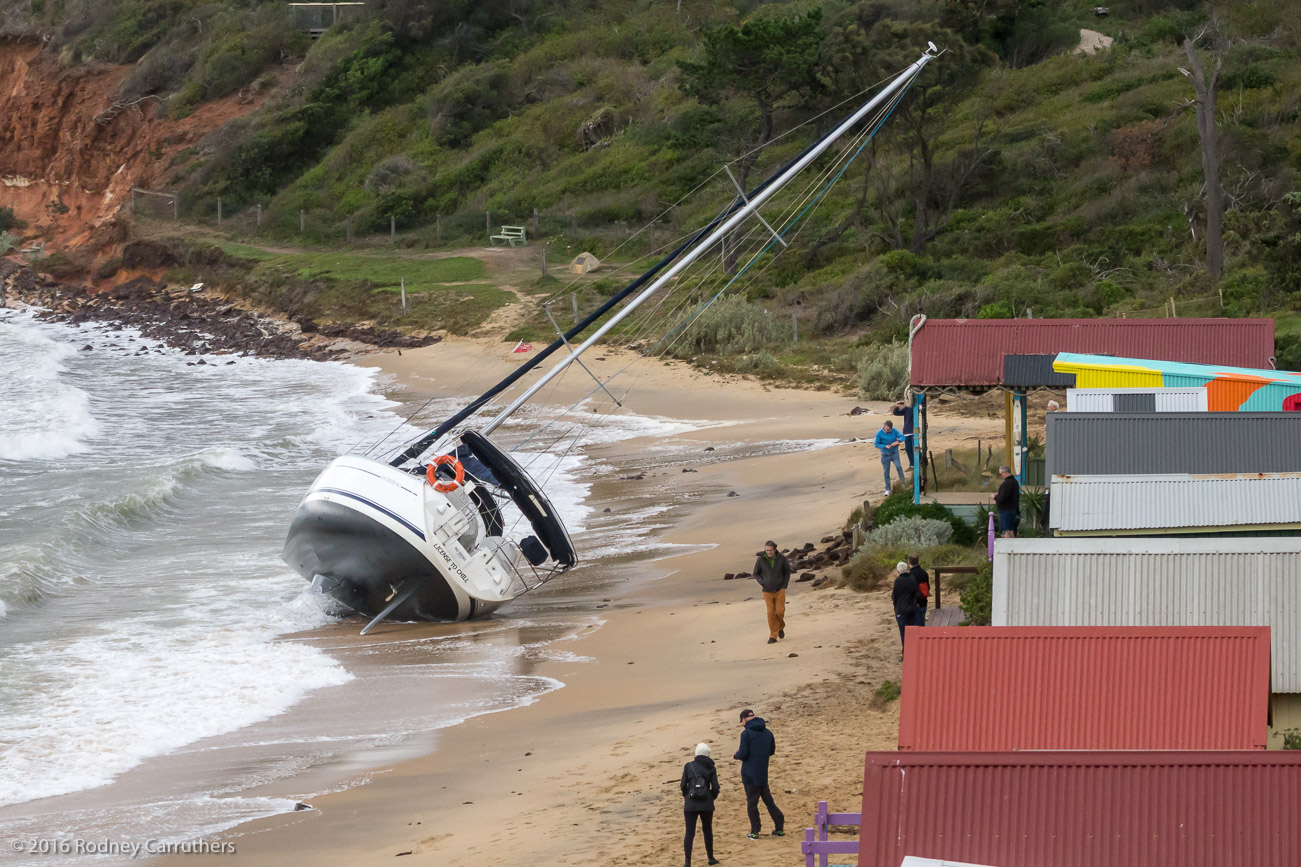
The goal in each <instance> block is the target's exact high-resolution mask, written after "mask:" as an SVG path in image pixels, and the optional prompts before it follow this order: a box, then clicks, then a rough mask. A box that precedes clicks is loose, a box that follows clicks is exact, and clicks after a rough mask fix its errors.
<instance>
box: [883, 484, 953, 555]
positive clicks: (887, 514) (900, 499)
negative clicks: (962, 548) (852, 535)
mask: <svg viewBox="0 0 1301 867" xmlns="http://www.w3.org/2000/svg"><path fill="white" fill-rule="evenodd" d="M909 517H918V518H932V519H934V520H937V521H944V522H946V523H947V524H948V525H949V526H950V527H952V528H953V543H954V544H955V545H971V544H973V543H974V542H975V541H976V530H975V528H974V527H972V526H971V525H970V524H968V523H967V522H966V521H964V520H962V519H961V518H959V517H958V516H957V515H955V514H953V513H952V512H950V511H949V510H948V509H946V508H944V507H943V506H941V505H940V504H939V503H922V504H921V505H916V504H914V503H913V501H912V495H911V494H907V493H902V494H891V495H890V496H888V497H886V498H885V499H884V500H882V501H881V504H880V505H879V506H877V507H876V511H874V512H873V513H872V524H873V526H875V527H884V526H886V525H888V524H891V523H893V522H894V521H897V520H898V519H900V518H909Z"/></svg>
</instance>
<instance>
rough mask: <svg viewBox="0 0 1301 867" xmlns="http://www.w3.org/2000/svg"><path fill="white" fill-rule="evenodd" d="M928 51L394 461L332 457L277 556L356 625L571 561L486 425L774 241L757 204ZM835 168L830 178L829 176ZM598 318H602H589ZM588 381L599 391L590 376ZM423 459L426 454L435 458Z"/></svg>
mask: <svg viewBox="0 0 1301 867" xmlns="http://www.w3.org/2000/svg"><path fill="white" fill-rule="evenodd" d="M938 53H939V52H938V50H937V49H936V48H935V46H934V44H930V45H928V47H927V50H926V51H925V52H924V53H923V54H922V55H921V56H920V57H919V58H918V59H917V60H916V61H915V62H914V63H912V64H911V65H910V66H908V67H907V68H906V69H904V70H903V71H902V72H901V73H900V74H899V75H898V76H897V77H896V78H894V79H893V80H892V81H891V82H890V83H889V84H888V85H887V86H886V87H884V88H883V89H882V90H881V91H880V92H878V93H877V94H876V95H875V96H874V97H873V98H872V99H870V100H868V101H867V102H866V103H864V104H863V105H862V106H860V107H859V108H858V109H857V110H856V111H854V112H853V114H851V115H850V116H849V117H848V118H846V119H845V120H844V121H842V122H841V123H840V124H838V125H837V126H836V127H835V128H834V129H832V130H831V131H830V132H828V133H827V134H826V135H824V136H822V137H821V138H820V139H818V140H817V141H816V142H814V143H813V144H812V145H810V146H809V147H808V148H806V149H805V150H804V151H803V152H801V153H800V154H799V155H798V156H796V157H795V158H794V159H792V160H791V161H790V162H789V163H787V164H786V165H785V166H783V167H782V169H781V170H779V171H778V172H776V173H775V174H774V175H773V176H772V177H770V178H768V179H767V180H766V181H764V182H763V183H762V184H760V185H759V186H758V187H757V188H756V189H754V190H753V191H751V192H749V193H746V192H745V191H743V190H741V189H740V188H739V186H738V188H737V191H736V192H737V196H736V198H735V199H734V201H733V203H732V204H731V206H729V207H728V208H727V209H726V210H725V211H724V212H723V213H722V214H720V215H719V216H718V217H716V218H715V219H714V220H713V221H712V222H710V223H709V224H708V225H706V226H704V227H703V228H701V229H699V230H698V231H696V232H695V233H693V234H692V236H691V237H690V238H688V239H687V240H686V241H685V242H683V243H682V244H681V245H679V246H678V247H677V248H676V249H674V250H672V251H670V252H669V253H667V254H666V255H665V256H664V257H663V258H662V259H661V260H660V261H659V262H657V263H656V264H655V265H654V267H652V268H651V269H650V270H648V271H647V272H646V273H645V274H642V275H641V276H640V277H638V278H637V279H636V280H633V281H632V282H631V283H629V284H628V285H627V286H626V287H625V288H624V289H623V290H621V291H620V292H618V293H616V294H615V295H614V296H613V297H611V298H610V299H609V300H608V301H606V302H605V303H604V304H602V305H601V306H600V307H599V308H597V309H596V310H595V311H593V312H592V313H591V314H589V315H588V316H586V317H584V318H583V319H582V320H580V321H579V322H577V323H575V324H574V325H573V326H572V327H571V328H570V329H568V330H567V331H565V332H563V333H562V334H561V335H560V336H559V337H558V338H557V339H556V340H555V341H554V342H553V343H551V344H550V345H549V346H547V347H546V348H545V349H543V350H542V351H540V352H539V353H538V354H537V355H536V356H534V357H533V358H531V359H529V360H528V361H526V362H524V363H523V364H522V365H520V367H519V368H517V369H516V370H515V371H513V372H512V373H511V374H510V375H509V376H507V377H506V378H505V379H503V380H502V381H501V382H499V383H497V384H496V385H494V386H493V387H492V388H490V389H488V390H487V391H486V392H484V393H483V394H482V395H480V396H479V397H478V398H476V399H474V400H473V401H472V402H471V403H470V404H469V405H467V406H466V407H464V408H463V409H462V410H461V411H459V412H457V413H456V414H455V415H453V416H452V417H450V418H448V419H447V420H446V421H444V422H443V423H442V424H440V425H438V426H437V427H436V428H434V429H433V430H432V431H430V432H429V433H427V434H425V435H424V436H422V437H420V438H419V439H417V440H415V441H414V442H413V443H411V444H410V445H408V446H407V447H405V448H403V449H402V450H401V452H400V453H399V454H398V455H396V457H393V458H391V459H390V460H388V461H383V460H375V459H372V458H368V457H358V456H352V455H346V456H343V457H340V458H337V459H336V460H335V461H333V462H332V463H331V464H330V465H329V466H327V467H326V468H325V469H324V470H323V471H322V472H321V474H320V475H319V476H318V477H317V479H316V481H315V482H314V483H313V484H312V486H311V488H310V489H309V490H308V492H307V495H306V496H305V497H304V498H303V500H302V502H301V503H300V504H299V506H298V509H297V512H296V513H295V515H294V518H293V521H292V522H291V524H290V527H289V533H288V537H287V539H286V541H285V547H284V554H283V556H284V559H285V561H286V562H287V563H288V564H289V565H290V566H292V567H293V568H294V569H295V570H296V571H297V572H298V573H299V574H300V575H302V576H303V577H304V578H305V579H307V580H309V581H311V582H312V583H313V585H314V586H315V587H316V588H318V589H319V590H320V591H321V592H323V593H326V594H328V595H329V596H331V597H333V598H334V599H336V600H338V601H339V602H340V603H342V604H343V605H345V606H346V607H347V608H349V609H351V610H353V611H355V612H357V613H358V614H361V615H364V616H368V617H371V618H372V620H371V622H370V623H369V624H368V625H367V626H366V629H364V630H363V633H364V632H365V631H367V630H369V629H370V628H371V627H373V626H374V625H375V624H376V623H378V622H380V621H382V620H384V619H386V618H392V619H396V620H468V619H471V618H475V617H481V616H484V615H487V614H489V613H491V612H492V611H494V610H496V609H497V608H499V607H500V606H501V605H503V604H505V603H507V602H510V601H511V600H513V599H516V598H518V597H519V596H521V595H523V594H524V593H527V592H529V591H530V590H534V589H536V588H537V587H539V586H541V585H542V584H544V583H546V582H547V581H548V580H550V579H552V578H554V577H555V576H557V575H559V574H561V573H563V572H565V571H566V570H568V569H570V568H572V567H573V566H574V565H575V564H576V563H577V562H578V555H577V553H576V552H575V550H574V544H573V542H572V540H571V539H570V537H569V533H568V531H567V530H566V528H565V524H564V522H563V520H562V519H561V517H560V515H559V514H557V512H556V509H555V507H554V506H553V505H552V503H551V501H550V500H549V499H548V497H547V494H546V492H545V491H544V490H543V487H542V486H541V485H539V484H538V482H536V481H535V480H534V479H533V478H532V477H531V476H530V475H529V473H528V472H527V471H526V470H525V469H524V468H523V467H522V466H521V465H520V463H519V462H518V461H517V460H516V459H515V458H514V457H512V456H511V455H510V454H509V453H508V452H507V450H505V449H503V448H501V447H500V446H499V445H498V444H496V443H494V441H493V440H492V439H491V434H492V433H493V431H495V430H496V429H497V428H499V427H500V426H501V425H502V423H503V422H505V421H506V420H507V419H509V418H510V417H511V416H512V415H513V414H514V413H515V412H516V411H517V410H518V409H519V408H520V407H521V406H523V405H524V404H525V403H527V402H528V401H529V400H530V399H531V398H532V397H533V396H534V395H536V394H537V393H538V392H539V391H540V390H541V389H542V388H544V387H545V386H546V385H547V384H548V383H550V382H551V381H552V380H553V379H555V378H556V377H557V376H558V375H560V374H561V373H562V372H563V371H564V370H565V369H566V368H567V367H569V365H571V364H573V363H575V362H577V361H578V359H579V357H580V356H581V355H582V354H583V353H584V352H586V351H587V350H588V349H589V348H591V347H592V345H593V344H595V343H596V342H597V341H599V340H600V339H601V338H602V337H603V336H604V335H605V334H606V333H607V332H609V331H610V330H611V329H612V328H614V327H615V326H616V325H618V323H619V322H620V321H622V320H623V319H625V318H626V317H627V316H629V315H630V314H632V313H633V312H634V311H635V310H636V309H637V308H638V307H639V306H641V305H642V303H643V302H645V301H647V300H648V299H650V298H651V297H652V296H654V295H656V293H659V292H661V290H663V289H665V287H667V286H670V285H671V283H672V281H674V280H675V278H678V277H679V275H681V274H682V273H683V272H684V270H685V269H686V268H688V266H690V265H691V264H692V263H693V262H695V261H696V260H698V259H699V258H700V257H701V256H703V255H704V254H706V253H708V252H709V251H711V250H714V249H717V248H718V245H719V244H721V243H722V242H723V240H724V239H725V238H728V237H733V233H735V232H737V231H738V229H739V228H740V227H741V226H742V225H743V224H745V223H747V221H751V222H752V224H753V223H757V224H759V225H760V226H761V227H762V232H766V233H768V234H767V235H764V236H763V237H764V239H765V241H764V244H763V247H762V250H761V251H760V255H762V253H764V252H767V251H769V250H771V251H773V252H778V251H780V249H781V248H783V247H785V246H786V245H787V241H785V240H784V239H783V232H784V230H783V231H779V230H778V229H774V228H773V226H772V225H770V224H769V223H768V221H766V220H765V219H764V218H763V216H761V215H760V213H759V209H760V207H761V206H763V204H764V203H765V202H767V201H769V200H770V199H771V198H772V197H773V196H774V195H775V194H776V193H777V192H778V191H780V190H781V189H782V188H783V187H785V186H786V185H787V184H788V183H789V182H790V181H791V180H792V179H794V178H795V177H796V176H798V175H799V174H800V173H801V172H803V171H804V170H805V169H806V168H807V167H808V166H810V165H811V164H812V163H813V162H814V161H815V160H817V159H818V158H819V157H820V156H822V155H823V154H824V153H826V152H827V150H828V149H829V148H831V146H832V145H833V144H834V143H835V142H836V141H837V140H838V139H840V138H841V137H842V136H843V135H845V134H846V133H848V132H849V131H850V130H852V129H854V128H855V127H856V126H860V125H861V124H862V122H863V121H864V120H866V119H869V118H870V119H871V122H870V123H869V124H867V125H866V128H864V129H863V130H862V131H861V132H859V133H858V134H857V136H858V138H859V139H860V141H861V142H862V143H865V142H866V140H867V139H868V138H870V135H871V133H872V132H874V131H875V129H876V128H877V127H879V125H880V124H881V123H884V121H885V119H886V117H888V115H889V112H890V110H891V109H892V108H893V106H894V105H895V104H897V101H898V100H899V99H900V98H902V96H903V94H904V92H906V90H907V87H908V85H909V84H910V83H911V82H912V81H913V80H914V79H915V78H916V76H917V75H918V74H919V73H920V72H921V70H922V68H923V67H924V66H925V65H926V64H927V63H928V62H929V61H930V60H932V59H934V58H935V57H936V56H938ZM873 124H875V126H873ZM861 149H862V144H861V143H860V144H859V145H858V149H857V150H855V151H853V153H852V154H849V155H847V156H846V155H841V156H838V157H837V159H838V160H841V159H843V160H844V162H845V164H846V165H847V164H848V161H849V160H852V158H853V154H856V153H858V152H859V151H861ZM843 171H844V169H843V168H841V169H840V170H839V172H838V173H835V175H834V177H833V178H832V180H831V183H834V181H835V179H836V178H839V176H840V174H841V173H843ZM729 174H730V172H729ZM733 182H734V183H735V181H733ZM828 186H829V184H828ZM824 192H825V191H824ZM819 195H821V194H819ZM816 201H817V199H812V200H811V204H816ZM810 206H811V205H810ZM807 210H808V207H805V208H804V210H803V211H801V214H803V213H805V212H807ZM797 219H798V217H797V218H795V219H794V220H792V221H791V223H790V225H793V224H794V222H795V220H797ZM769 236H770V237H769ZM778 245H780V246H778ZM729 285H730V283H729ZM725 290H726V286H725V287H724V291H725ZM721 294H722V291H720V292H719V293H718V294H717V295H715V296H714V298H713V299H711V300H710V302H707V303H706V304H705V305H703V306H702V309H703V307H707V306H708V303H712V300H716V299H717V297H718V296H719V295H721ZM625 301H626V303H623V302H625ZM621 303H623V306H622V307H620V308H619V309H618V310H617V311H615V312H613V313H612V312H611V311H614V308H615V307H618V306H619V305H620V304H621ZM606 314H610V315H609V317H608V318H605V320H604V322H601V320H602V319H603V318H604V317H605V316H606ZM692 319H694V316H693V317H692V318H690V319H688V320H687V322H688V324H689V323H690V322H691V321H692ZM598 322H601V324H600V325H599V326H597V323H598ZM593 326H597V327H595V329H594V330H593V331H592V333H591V334H590V335H589V336H587V337H586V338H585V339H584V340H583V341H582V342H581V343H578V344H574V343H573V342H572V341H574V339H575V338H577V337H579V335H581V334H583V333H585V332H586V331H587V330H588V329H589V328H592V327H593ZM557 330H559V329H557ZM561 350H564V351H565V353H564V355H563V356H562V357H561V358H560V360H559V361H557V362H556V364H555V365H553V366H552V367H551V368H550V369H549V370H548V371H547V372H546V373H544V374H543V375H542V376H541V377H540V378H539V380H538V381H537V382H535V383H534V384H533V385H531V386H530V387H528V388H527V389H525V390H524V391H523V392H522V393H521V394H520V395H519V396H518V397H516V398H515V399H514V400H512V401H511V402H510V403H509V404H508V405H506V406H505V407H504V408H502V409H501V410H500V411H499V412H498V413H497V415H496V416H495V417H494V418H492V420H491V421H489V422H488V423H487V424H485V425H484V426H483V427H482V428H480V429H478V430H474V429H470V428H467V427H463V425H464V423H465V422H466V421H467V420H468V419H469V418H470V417H471V416H473V415H474V414H475V413H477V412H478V411H479V410H480V409H482V408H483V407H484V406H485V405H487V404H488V403H489V402H490V401H491V400H493V399H494V398H495V397H497V396H498V395H500V394H502V393H503V392H505V391H506V390H507V389H509V388H510V387H511V386H513V385H514V384H515V383H516V382H518V381H519V380H520V379H521V378H522V377H523V376H524V375H525V374H526V373H528V372H529V371H531V370H533V369H534V368H536V367H537V366H538V365H540V364H541V363H542V362H543V361H545V360H546V359H547V358H548V357H550V356H551V355H552V354H554V353H556V352H559V351H561ZM598 385H600V387H602V388H604V385H603V384H600V381H599V380H598ZM426 455H434V458H433V460H428V459H427V458H426Z"/></svg>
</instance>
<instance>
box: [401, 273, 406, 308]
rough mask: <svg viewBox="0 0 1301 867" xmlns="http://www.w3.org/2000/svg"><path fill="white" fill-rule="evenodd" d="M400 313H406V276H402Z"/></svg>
mask: <svg viewBox="0 0 1301 867" xmlns="http://www.w3.org/2000/svg"><path fill="white" fill-rule="evenodd" d="M400 279H401V280H402V315H403V316H406V315H407V278H405V277H402V278H400Z"/></svg>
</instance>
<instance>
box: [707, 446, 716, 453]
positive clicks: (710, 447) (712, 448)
mask: <svg viewBox="0 0 1301 867" xmlns="http://www.w3.org/2000/svg"><path fill="white" fill-rule="evenodd" d="M713 450H714V447H713V446H705V451H707V452H712V451H713Z"/></svg>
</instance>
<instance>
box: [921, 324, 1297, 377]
mask: <svg viewBox="0 0 1301 867" xmlns="http://www.w3.org/2000/svg"><path fill="white" fill-rule="evenodd" d="M1057 352H1088V353H1094V354H1098V355H1107V354H1111V355H1122V356H1125V357H1127V358H1133V357H1137V358H1142V357H1149V358H1168V359H1171V360H1176V361H1192V362H1202V363H1204V364H1232V365H1238V366H1242V367H1267V366H1268V365H1269V359H1270V357H1271V356H1273V354H1274V321H1273V320H1272V319H930V320H927V321H926V323H925V324H924V325H923V326H922V327H921V329H919V330H918V332H917V333H916V334H915V335H914V336H913V339H912V354H911V365H910V372H909V381H910V382H911V383H912V384H913V385H914V386H917V387H924V386H974V387H978V388H982V387H983V388H989V387H992V386H997V385H1000V384H1001V383H1002V375H1003V356H1005V355H1034V354H1047V353H1057ZM1081 384H1082V383H1081Z"/></svg>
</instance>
